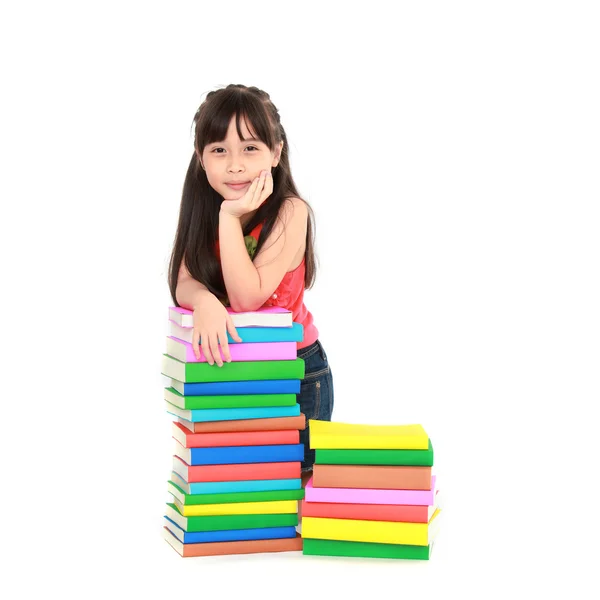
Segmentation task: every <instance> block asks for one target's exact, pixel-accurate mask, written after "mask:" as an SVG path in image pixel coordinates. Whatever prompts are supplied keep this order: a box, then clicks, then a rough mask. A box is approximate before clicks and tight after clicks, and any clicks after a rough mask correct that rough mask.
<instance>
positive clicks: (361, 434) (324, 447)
mask: <svg viewBox="0 0 600 600" xmlns="http://www.w3.org/2000/svg"><path fill="white" fill-rule="evenodd" d="M309 427H310V447H311V448H314V449H315V455H316V459H315V465H314V467H313V476H312V478H311V479H310V481H309V482H308V483H307V485H306V490H305V500H304V501H303V502H302V537H303V554H312V555H322V556H360V557H375V558H406V559H422V560H428V559H429V558H430V556H431V550H432V547H433V542H434V539H435V536H436V534H437V532H438V530H439V524H440V516H439V515H440V510H441V509H440V507H439V495H438V489H437V483H436V476H435V474H433V473H432V467H433V447H432V444H431V440H430V439H429V437H428V435H427V434H426V432H425V430H424V429H423V427H422V426H421V425H395V426H394V425H391V426H390V425H358V424H350V423H336V422H328V421H318V420H312V419H311V420H310V421H309Z"/></svg>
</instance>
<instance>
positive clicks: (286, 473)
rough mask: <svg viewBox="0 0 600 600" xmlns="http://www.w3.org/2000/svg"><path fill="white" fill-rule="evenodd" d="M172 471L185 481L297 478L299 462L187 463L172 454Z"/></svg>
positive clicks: (299, 468)
mask: <svg viewBox="0 0 600 600" xmlns="http://www.w3.org/2000/svg"><path fill="white" fill-rule="evenodd" d="M173 471H175V473H177V474H178V475H179V476H180V477H181V478H182V479H184V480H185V481H186V482H187V483H200V482H203V481H251V480H252V481H256V480H258V479H299V478H300V471H301V463H300V462H281V463H248V464H236V465H193V466H192V465H188V464H187V463H186V462H184V461H183V460H181V459H180V458H179V457H178V456H173Z"/></svg>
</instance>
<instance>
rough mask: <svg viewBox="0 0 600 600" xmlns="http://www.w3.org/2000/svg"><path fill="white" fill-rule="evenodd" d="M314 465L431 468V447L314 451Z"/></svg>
mask: <svg viewBox="0 0 600 600" xmlns="http://www.w3.org/2000/svg"><path fill="white" fill-rule="evenodd" d="M315 464H322V465H412V466H415V467H416V466H421V467H431V466H433V446H432V445H431V440H429V447H428V449H427V450H364V449H362V450H327V449H320V450H315Z"/></svg>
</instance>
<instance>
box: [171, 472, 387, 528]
mask: <svg viewBox="0 0 600 600" xmlns="http://www.w3.org/2000/svg"><path fill="white" fill-rule="evenodd" d="M171 481H172V482H173V483H174V484H175V485H177V486H178V487H179V488H181V489H182V490H183V491H184V492H185V493H186V494H234V493H238V492H269V491H275V490H300V489H302V479H300V478H292V479H255V480H249V481H214V482H213V481H208V482H199V483H188V482H187V481H186V480H185V479H183V477H181V476H180V475H179V474H178V473H176V472H175V471H171ZM302 497H304V494H303V496H302ZM313 516H315V517H319V516H325V517H328V516H330V515H313ZM393 520H394V519H390V521H393Z"/></svg>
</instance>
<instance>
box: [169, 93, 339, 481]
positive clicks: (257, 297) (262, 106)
mask: <svg viewBox="0 0 600 600" xmlns="http://www.w3.org/2000/svg"><path fill="white" fill-rule="evenodd" d="M194 123H195V138H194V154H193V156H192V160H191V161H190V164H189V167H188V170H187V174H186V178H185V182H184V185H183V194H182V199H181V207H180V213H179V223H178V226H177V233H176V236H175V243H174V246H173V252H172V255H171V261H170V266H169V287H170V291H171V296H172V298H173V301H174V302H175V304H176V305H177V306H183V307H185V308H188V309H190V310H193V312H194V316H193V320H194V331H193V340H192V345H193V347H194V352H195V353H196V356H197V357H198V358H200V351H199V348H198V345H199V344H198V342H199V341H200V346H201V347H202V351H203V352H204V354H205V356H206V359H207V362H208V363H209V364H211V365H213V364H214V363H216V364H217V365H218V366H219V367H221V366H222V365H223V360H225V361H227V362H230V361H231V355H230V352H229V345H228V341H227V332H229V334H230V335H231V337H232V339H234V340H235V341H238V342H239V341H241V338H240V337H239V336H238V334H237V331H236V329H235V327H234V326H233V323H232V320H231V317H230V315H229V314H228V312H227V310H226V308H225V307H226V306H230V307H231V308H232V309H233V310H234V311H238V312H239V311H251V310H257V309H258V308H259V307H262V306H273V305H276V306H282V307H284V308H287V309H288V310H290V311H292V314H293V320H294V321H296V322H298V323H302V325H303V326H304V339H303V341H302V342H298V356H299V357H300V358H302V359H304V361H305V377H304V379H303V380H302V383H301V386H300V394H299V395H298V403H299V404H300V410H301V412H302V413H304V414H305V415H306V420H307V422H308V420H309V419H320V420H327V421H328V420H331V413H332V410H333V379H332V375H331V369H330V367H329V364H328V361H327V355H326V354H325V350H324V349H323V346H322V345H321V343H320V341H319V339H318V330H317V328H316V326H315V324H314V322H313V316H312V314H311V313H310V312H309V311H308V310H307V308H306V306H305V304H304V290H305V289H310V288H311V287H312V286H313V284H314V280H315V255H314V248H313V219H314V218H313V215H312V210H311V209H310V207H309V206H308V204H307V203H306V202H305V201H304V200H303V199H302V198H300V196H299V194H298V192H297V190H296V185H295V183H294V180H293V178H292V174H291V169H290V164H289V156H288V143H287V137H286V134H285V131H284V129H283V126H282V125H281V122H280V120H279V112H278V110H277V108H276V107H275V105H274V104H273V103H272V102H271V100H270V97H269V94H267V93H266V92H264V91H262V90H259V89H258V88H256V87H246V86H244V85H233V84H232V85H228V86H227V87H226V88H224V89H219V90H217V91H212V92H209V93H208V94H207V96H206V99H205V101H204V102H203V103H202V104H201V105H200V108H199V109H198V111H197V112H196V115H195V117H194ZM219 346H220V347H221V352H222V356H221V352H219ZM300 441H301V442H302V443H303V444H304V461H303V462H302V485H303V486H304V485H305V483H306V481H307V480H308V478H309V477H310V476H311V474H312V467H313V464H314V460H315V453H314V450H311V449H310V448H309V431H308V427H307V428H306V429H305V430H303V431H301V432H300Z"/></svg>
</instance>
